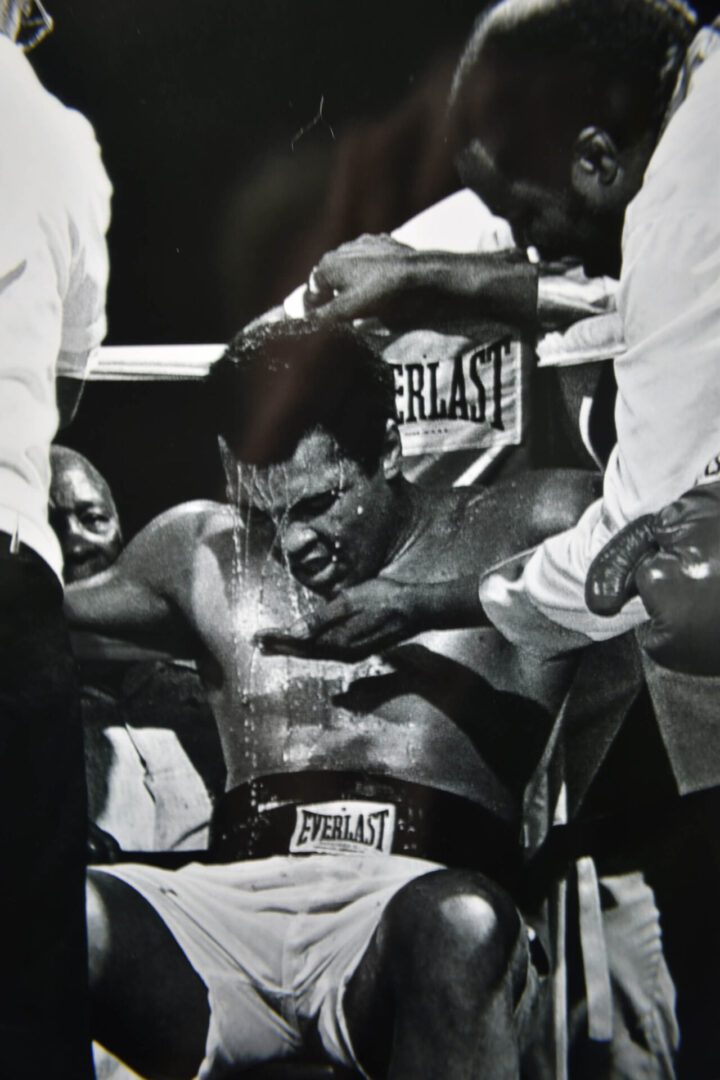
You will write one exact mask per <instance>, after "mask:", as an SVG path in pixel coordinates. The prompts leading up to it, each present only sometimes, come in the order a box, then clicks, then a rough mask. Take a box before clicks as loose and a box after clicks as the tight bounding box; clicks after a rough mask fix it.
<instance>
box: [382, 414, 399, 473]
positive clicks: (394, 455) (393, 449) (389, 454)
mask: <svg viewBox="0 0 720 1080" xmlns="http://www.w3.org/2000/svg"><path fill="white" fill-rule="evenodd" d="M382 467H383V474H384V476H385V479H386V480H395V478H396V477H398V476H400V474H401V473H402V442H401V441H400V431H399V428H398V426H397V422H396V421H395V420H388V421H386V424H385V439H384V441H383V455H382Z"/></svg>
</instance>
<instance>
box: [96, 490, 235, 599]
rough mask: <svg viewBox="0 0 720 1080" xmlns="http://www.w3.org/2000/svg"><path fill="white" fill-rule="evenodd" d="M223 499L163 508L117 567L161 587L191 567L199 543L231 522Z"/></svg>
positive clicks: (230, 516)
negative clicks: (168, 508) (164, 509)
mask: <svg viewBox="0 0 720 1080" xmlns="http://www.w3.org/2000/svg"><path fill="white" fill-rule="evenodd" d="M231 520H232V514H231V511H230V509H229V508H228V507H227V506H225V505H223V504H222V503H216V502H210V501H208V500H196V501H194V502H188V503H182V504H181V505H180V506H174V507H172V509H170V510H166V511H164V513H162V514H159V515H158V516H157V517H156V518H153V520H152V521H151V522H149V524H147V525H146V526H145V528H144V529H142V530H141V531H140V532H139V533H138V534H137V536H135V537H133V539H132V540H131V541H130V543H129V544H128V546H127V548H126V549H125V551H124V552H123V554H122V555H121V557H120V559H119V560H118V563H117V564H116V565H117V566H118V569H119V570H120V571H122V572H124V573H125V574H131V575H132V576H133V577H135V578H139V579H141V580H143V581H145V582H147V583H148V584H152V585H153V586H154V587H155V588H156V589H158V590H161V591H173V590H167V589H163V585H165V586H167V585H168V583H169V582H171V581H172V582H173V583H177V582H178V580H179V579H180V580H182V575H184V574H187V572H188V571H189V570H190V568H191V566H192V563H193V561H194V558H195V556H196V552H197V550H198V547H199V546H200V545H202V544H203V543H206V542H208V541H210V540H211V538H212V537H213V536H214V535H216V534H218V533H219V532H221V531H223V530H227V529H228V528H229V527H230V526H231Z"/></svg>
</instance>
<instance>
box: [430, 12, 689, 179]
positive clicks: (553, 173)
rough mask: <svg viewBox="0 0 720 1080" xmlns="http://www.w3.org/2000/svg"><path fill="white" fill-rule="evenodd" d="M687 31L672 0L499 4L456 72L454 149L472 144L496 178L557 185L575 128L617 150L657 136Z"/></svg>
mask: <svg viewBox="0 0 720 1080" xmlns="http://www.w3.org/2000/svg"><path fill="white" fill-rule="evenodd" d="M695 30H696V19H695V15H694V13H693V12H692V10H691V9H690V8H689V7H688V6H687V5H685V4H684V3H682V2H681V0H500V2H499V3H497V4H495V5H494V6H493V7H492V8H491V9H490V10H489V11H487V12H485V13H484V14H483V15H482V16H481V17H480V19H479V20H478V22H477V23H476V25H475V28H474V29H473V32H472V35H471V37H470V40H469V42H468V44H467V46H466V48H465V51H464V53H463V55H462V57H461V60H460V63H459V65H458V68H457V70H456V73H455V78H454V81H453V87H452V91H451V96H450V106H449V120H450V129H451V139H452V141H453V148H454V150H455V152H456V153H459V152H460V153H461V152H462V150H464V149H465V148H467V147H468V146H469V144H470V143H471V142H472V140H473V139H475V138H478V139H480V141H481V142H482V143H483V145H484V146H485V148H486V149H487V150H488V151H489V153H490V155H491V156H492V158H493V159H494V161H495V163H496V165H497V167H498V169H499V171H500V172H501V173H502V174H504V175H505V176H507V177H511V178H517V179H534V180H538V181H540V182H544V183H546V184H548V185H550V186H554V187H558V186H563V184H564V183H566V182H567V166H568V163H569V161H570V159H571V155H572V149H573V146H574V144H575V140H576V139H577V136H578V135H579V134H580V132H581V131H582V130H583V128H585V127H588V126H590V125H594V126H597V127H600V128H602V129H604V130H605V131H607V132H608V134H609V135H611V136H612V138H613V139H614V141H615V143H616V145H617V146H618V148H619V149H624V148H626V147H629V146H632V145H633V144H634V143H635V142H636V141H637V140H638V139H639V138H641V137H643V136H645V135H646V134H648V133H654V134H655V135H657V134H658V133H659V131H660V127H661V124H662V119H663V116H664V114H665V111H666V109H667V106H668V103H669V100H670V97H671V95H672V91H673V88H674V85H675V81H676V78H677V74H678V71H679V69H680V66H681V64H682V61H683V57H684V54H685V50H686V49H687V46H688V44H689V42H690V40H691V39H692V37H693V35H694V33H695Z"/></svg>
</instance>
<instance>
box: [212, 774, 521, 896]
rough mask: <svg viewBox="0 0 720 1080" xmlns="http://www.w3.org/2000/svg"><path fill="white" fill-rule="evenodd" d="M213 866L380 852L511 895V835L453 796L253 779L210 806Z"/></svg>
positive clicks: (331, 778)
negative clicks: (469, 872)
mask: <svg viewBox="0 0 720 1080" xmlns="http://www.w3.org/2000/svg"><path fill="white" fill-rule="evenodd" d="M210 848H211V852H212V857H213V860H218V861H228V862H229V861H235V860H238V859H257V858H268V857H270V856H272V855H287V854H297V855H301V854H316V853H318V852H320V853H327V854H333V853H339V852H342V853H346V852H355V853H357V854H361V853H367V854H369V853H373V852H385V853H387V854H396V855H412V856H414V857H416V858H422V859H429V860H431V861H433V862H439V863H443V864H444V865H446V866H455V867H466V868H469V869H476V870H481V871H482V872H483V873H485V874H486V875H487V876H489V877H492V878H493V879H494V880H495V881H497V882H498V883H500V884H503V885H505V886H506V887H507V888H509V889H513V888H514V886H515V884H516V882H517V880H518V876H519V873H520V866H521V849H520V846H519V843H518V838H517V833H516V830H515V829H513V828H512V827H511V826H509V825H508V824H507V823H505V822H503V821H500V820H499V819H498V818H496V817H495V816H494V815H492V814H491V813H490V812H489V811H488V810H486V809H485V808H484V807H482V806H480V805H479V804H478V803H475V802H473V801H472V800H470V799H467V798H464V797H463V796H460V795H454V794H451V793H450V792H447V791H441V790H439V789H437V788H431V787H427V786H426V785H424V784H416V783H412V782H410V781H407V780H400V779H398V778H396V777H392V776H377V775H369V774H367V773H360V772H352V771H343V772H325V771H322V770H308V771H304V772H297V773H277V774H274V775H270V776H263V777H259V778H257V779H255V780H251V781H249V782H248V783H245V784H240V785H239V786H238V787H236V788H233V789H232V790H231V791H228V792H227V793H226V794H225V795H224V796H223V797H222V798H221V799H220V800H219V802H218V803H217V804H216V806H215V810H214V813H213V820H212V824H211V831H210Z"/></svg>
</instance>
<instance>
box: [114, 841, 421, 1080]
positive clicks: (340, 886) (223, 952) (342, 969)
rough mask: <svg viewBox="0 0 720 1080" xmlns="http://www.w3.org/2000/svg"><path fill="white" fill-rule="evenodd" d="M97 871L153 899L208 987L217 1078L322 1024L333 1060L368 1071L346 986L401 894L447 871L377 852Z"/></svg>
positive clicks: (210, 1062)
mask: <svg viewBox="0 0 720 1080" xmlns="http://www.w3.org/2000/svg"><path fill="white" fill-rule="evenodd" d="M96 869H97V871H98V872H102V873H107V874H111V875H113V876H114V877H117V878H119V879H120V880H122V881H124V882H126V883H127V884H128V885H130V886H132V887H133V888H134V889H135V890H136V891H137V892H138V893H140V895H141V896H143V897H144V898H145V899H146V900H147V901H148V903H149V904H151V906H152V907H153V908H154V909H155V911H156V912H157V913H158V915H159V916H160V918H161V919H162V920H163V922H164V923H165V924H166V925H167V927H168V929H169V930H170V931H171V932H172V934H173V935H174V937H175V938H176V940H177V942H178V944H179V945H180V947H181V948H182V949H183V951H184V953H185V955H186V956H187V958H188V961H189V962H190V964H191V965H192V966H193V968H194V969H195V971H196V972H197V974H198V975H199V976H200V978H201V979H202V981H203V982H204V984H205V986H206V987H207V990H208V1000H209V1003H210V1010H211V1017H210V1026H209V1030H208V1038H207V1045H206V1054H205V1059H204V1061H203V1064H202V1066H201V1069H200V1072H199V1074H198V1075H199V1077H200V1080H217V1078H220V1077H222V1076H224V1075H226V1074H228V1073H229V1072H231V1071H233V1070H237V1069H238V1068H240V1067H247V1066H250V1065H252V1064H257V1063H258V1062H261V1061H271V1060H277V1059H280V1058H283V1057H293V1056H296V1055H297V1054H298V1053H299V1052H300V1051H301V1050H302V1048H303V1046H304V1043H305V1035H306V1033H307V1032H308V1031H309V1030H311V1029H312V1028H313V1027H316V1029H317V1033H318V1035H319V1037H320V1040H321V1042H322V1045H323V1046H324V1048H325V1050H326V1052H327V1054H328V1055H329V1057H330V1058H331V1059H332V1060H333V1061H336V1062H339V1063H341V1064H343V1065H346V1066H349V1067H352V1068H356V1069H359V1065H358V1063H357V1061H356V1059H355V1056H354V1054H353V1050H352V1046H351V1043H350V1037H349V1033H348V1029H347V1024H346V1021H345V1016H344V1012H343V993H344V990H345V987H346V985H347V983H348V981H349V979H350V978H351V976H352V974H353V972H354V971H355V969H356V967H357V965H358V963H359V962H360V960H361V959H362V957H363V954H364V952H365V950H366V948H367V946H368V944H369V942H370V939H371V937H372V935H373V933H374V931H375V928H376V927H377V925H378V922H379V921H380V918H381V916H382V913H383V911H384V910H385V906H386V905H387V903H388V902H389V900H390V899H391V897H392V896H393V895H394V893H396V892H397V890H398V889H400V888H401V887H402V886H403V885H405V884H406V883H407V882H409V881H412V880H413V878H416V877H419V876H420V875H422V874H427V873H429V872H431V871H432V870H439V869H442V867H441V866H440V865H439V864H437V863H433V862H428V861H426V860H424V859H417V858H410V857H408V856H405V855H386V854H381V853H377V854H368V855H357V854H332V855H322V854H314V855H303V856H297V855H278V856H273V857H271V858H263V859H253V860H247V861H243V862H236V863H228V864H221V865H216V866H205V865H199V864H196V863H193V864H191V865H189V866H185V867H183V868H182V869H180V870H161V869H159V868H157V867H153V866H144V865H135V864H121V865H116V866H103V867H98V868H96ZM360 1071H362V1070H360Z"/></svg>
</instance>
